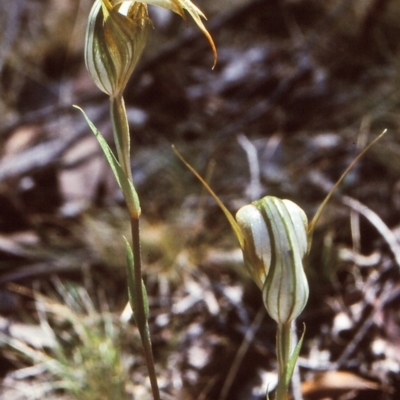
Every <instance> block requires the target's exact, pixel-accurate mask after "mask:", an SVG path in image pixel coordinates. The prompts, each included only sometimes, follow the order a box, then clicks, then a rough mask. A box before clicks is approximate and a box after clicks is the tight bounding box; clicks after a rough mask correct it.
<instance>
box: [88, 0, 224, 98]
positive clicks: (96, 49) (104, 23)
mask: <svg viewBox="0 0 400 400" xmlns="http://www.w3.org/2000/svg"><path fill="white" fill-rule="evenodd" d="M147 4H151V5H155V6H160V7H163V8H166V9H168V10H171V11H173V12H175V13H177V14H179V15H180V16H181V17H182V18H184V19H185V13H184V9H186V10H187V11H188V12H189V14H190V15H191V16H192V18H193V19H194V21H195V22H196V24H197V26H198V27H199V28H200V30H201V31H202V32H203V33H204V34H205V36H206V37H207V39H208V41H209V42H210V45H211V48H212V51H213V54H214V66H215V63H216V59H217V51H216V48H215V45H214V42H213V40H212V37H211V35H210V34H209V32H208V31H207V29H206V28H205V26H204V24H203V22H202V20H201V18H205V16H204V14H203V13H202V12H201V11H200V10H199V9H198V8H197V7H196V6H195V5H194V4H193V3H192V2H191V1H190V0H144V1H140V2H139V1H131V0H129V1H128V0H96V1H95V3H94V4H93V7H92V9H91V11H90V15H89V20H88V21H89V22H88V26H87V30H86V40H85V63H86V67H87V69H88V71H89V73H90V75H91V77H92V79H93V81H94V82H95V84H96V85H97V86H98V88H99V89H100V90H102V91H103V92H105V93H106V94H108V95H109V96H110V97H117V96H120V95H122V92H123V91H124V89H125V87H126V85H127V83H128V80H129V78H130V77H131V75H132V72H133V70H134V69H135V67H136V65H137V63H138V61H139V59H140V56H141V54H142V52H143V49H144V47H145V45H146V41H147V36H148V33H149V30H150V28H151V27H152V22H151V20H150V18H149V15H148V11H147Z"/></svg>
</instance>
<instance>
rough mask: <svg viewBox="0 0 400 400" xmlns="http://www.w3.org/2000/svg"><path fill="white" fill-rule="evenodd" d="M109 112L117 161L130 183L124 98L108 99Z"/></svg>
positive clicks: (129, 148) (128, 138) (130, 172)
mask: <svg viewBox="0 0 400 400" xmlns="http://www.w3.org/2000/svg"><path fill="white" fill-rule="evenodd" d="M110 111H111V121H112V126H113V134H114V141H115V146H116V148H117V155H118V161H119V162H120V164H121V167H122V169H123V170H124V172H125V174H126V176H127V178H128V179H129V180H130V181H132V171H131V165H130V158H131V155H130V152H131V143H130V133H129V124H128V118H127V116H126V108H125V102H124V98H123V97H122V96H117V97H110Z"/></svg>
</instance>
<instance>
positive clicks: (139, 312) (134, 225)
mask: <svg viewBox="0 0 400 400" xmlns="http://www.w3.org/2000/svg"><path fill="white" fill-rule="evenodd" d="M131 231H132V244H133V246H132V251H133V261H134V262H133V265H134V276H135V305H136V309H135V310H134V314H135V321H136V324H137V326H138V329H139V333H140V338H141V340H142V346H143V351H144V356H145V359H146V364H147V369H148V372H149V378H150V383H151V389H152V391H153V398H154V400H160V392H159V389H158V383H157V375H156V371H155V368H154V358H153V350H152V345H151V339H150V333H149V325H148V322H147V317H146V311H145V304H144V300H143V299H144V293H143V287H142V259H141V258H142V257H141V251H140V225H139V219H138V218H137V219H135V218H131Z"/></svg>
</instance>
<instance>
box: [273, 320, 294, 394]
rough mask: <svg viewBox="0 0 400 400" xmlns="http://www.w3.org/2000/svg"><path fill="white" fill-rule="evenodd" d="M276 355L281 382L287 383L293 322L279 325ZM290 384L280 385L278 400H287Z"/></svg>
mask: <svg viewBox="0 0 400 400" xmlns="http://www.w3.org/2000/svg"><path fill="white" fill-rule="evenodd" d="M276 354H277V359H278V368H279V382H285V380H286V376H285V369H286V366H287V365H288V362H289V360H290V357H291V355H292V322H291V321H290V322H286V323H283V324H278V330H277V334H276ZM288 389H289V387H288V384H284V385H282V386H281V385H279V386H278V390H277V392H276V400H286V398H287V392H288Z"/></svg>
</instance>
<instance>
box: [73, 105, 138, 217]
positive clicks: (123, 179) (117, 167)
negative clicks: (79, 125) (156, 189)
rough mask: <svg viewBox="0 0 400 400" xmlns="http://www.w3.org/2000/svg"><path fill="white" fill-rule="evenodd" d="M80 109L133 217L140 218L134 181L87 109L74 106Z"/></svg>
mask: <svg viewBox="0 0 400 400" xmlns="http://www.w3.org/2000/svg"><path fill="white" fill-rule="evenodd" d="M73 107H75V108H76V109H78V110H79V111H80V112H81V113H82V114H83V116H84V117H85V119H86V122H87V123H88V125H89V128H90V129H91V130H92V132H93V133H94V135H95V136H96V139H97V141H98V142H99V144H100V147H101V149H102V150H103V153H104V155H105V157H106V159H107V161H108V163H109V164H110V167H111V170H112V172H113V174H114V176H115V179H116V180H117V182H118V185H119V187H120V188H121V190H122V193H123V195H124V198H125V201H126V203H127V207H128V211H129V213H130V214H133V215H132V217H134V218H139V215H140V204H139V197H138V194H137V192H136V190H135V188H134V187H133V184H132V182H131V181H130V180H129V179H128V177H127V176H126V174H125V172H124V171H123V169H122V168H121V164H120V163H119V162H118V160H117V158H116V157H115V155H114V153H113V152H112V150H111V148H110V146H109V145H108V143H107V141H106V140H105V139H104V137H103V135H102V134H101V133H100V131H99V130H98V129H97V128H96V126H95V125H94V124H93V122H92V121H91V120H90V119H89V117H88V116H87V114H86V113H85V111H83V110H82V108H80V107H78V106H75V105H74V106H73Z"/></svg>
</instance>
